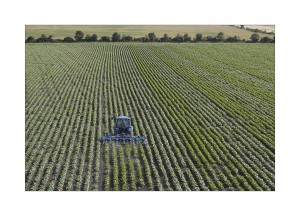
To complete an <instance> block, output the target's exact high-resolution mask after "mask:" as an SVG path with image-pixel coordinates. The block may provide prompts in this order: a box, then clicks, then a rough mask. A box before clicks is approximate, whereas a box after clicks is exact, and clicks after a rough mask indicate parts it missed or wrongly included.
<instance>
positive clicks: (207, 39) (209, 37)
mask: <svg viewBox="0 0 300 216" xmlns="http://www.w3.org/2000/svg"><path fill="white" fill-rule="evenodd" d="M205 40H206V41H213V37H212V36H207V37H206V38H205Z"/></svg>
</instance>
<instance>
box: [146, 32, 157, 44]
mask: <svg viewBox="0 0 300 216" xmlns="http://www.w3.org/2000/svg"><path fill="white" fill-rule="evenodd" d="M148 37H149V41H150V42H154V41H156V40H157V37H156V35H155V33H154V32H150V33H148Z"/></svg>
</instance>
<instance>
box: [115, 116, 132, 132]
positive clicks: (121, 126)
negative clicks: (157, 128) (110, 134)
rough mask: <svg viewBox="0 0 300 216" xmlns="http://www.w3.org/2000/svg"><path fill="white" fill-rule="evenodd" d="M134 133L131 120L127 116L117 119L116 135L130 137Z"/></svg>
mask: <svg viewBox="0 0 300 216" xmlns="http://www.w3.org/2000/svg"><path fill="white" fill-rule="evenodd" d="M132 131H133V127H132V126H131V119H130V118H129V117H127V116H119V117H117V118H116V122H115V127H114V132H115V134H121V135H130V134H131V133H132Z"/></svg>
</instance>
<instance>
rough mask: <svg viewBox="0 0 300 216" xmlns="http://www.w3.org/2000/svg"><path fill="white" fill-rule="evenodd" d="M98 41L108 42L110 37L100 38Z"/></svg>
mask: <svg viewBox="0 0 300 216" xmlns="http://www.w3.org/2000/svg"><path fill="white" fill-rule="evenodd" d="M100 40H101V41H102V42H110V37H109V36H102V37H101V39H100Z"/></svg>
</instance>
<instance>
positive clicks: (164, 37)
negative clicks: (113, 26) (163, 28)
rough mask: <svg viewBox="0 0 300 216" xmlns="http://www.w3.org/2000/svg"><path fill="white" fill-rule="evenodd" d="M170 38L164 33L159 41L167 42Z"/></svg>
mask: <svg viewBox="0 0 300 216" xmlns="http://www.w3.org/2000/svg"><path fill="white" fill-rule="evenodd" d="M170 40H171V37H169V35H168V34H164V36H163V37H162V38H160V41H161V42H169V41H170Z"/></svg>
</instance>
